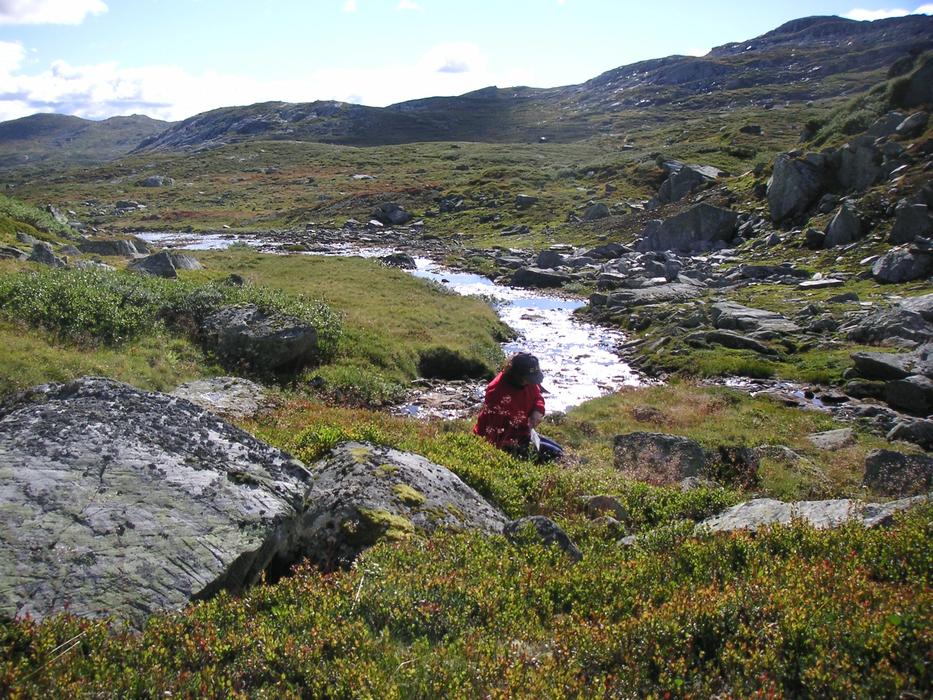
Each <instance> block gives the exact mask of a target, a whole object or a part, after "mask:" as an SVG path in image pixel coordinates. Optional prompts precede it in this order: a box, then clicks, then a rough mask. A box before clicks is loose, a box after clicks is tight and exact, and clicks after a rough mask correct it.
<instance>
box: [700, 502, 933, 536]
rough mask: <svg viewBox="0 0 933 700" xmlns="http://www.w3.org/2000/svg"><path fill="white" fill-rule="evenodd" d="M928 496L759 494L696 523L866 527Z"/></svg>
mask: <svg viewBox="0 0 933 700" xmlns="http://www.w3.org/2000/svg"><path fill="white" fill-rule="evenodd" d="M929 500H930V496H929V495H926V496H916V497H914V498H905V499H902V500H900V501H892V502H890V503H865V502H863V501H857V500H853V499H851V498H839V499H834V500H829V501H797V502H794V503H784V502H783V501H776V500H774V499H771V498H756V499H755V500H753V501H747V502H745V503H739V504H738V505H736V506H732V507H731V508H729V509H728V510H725V511H723V512H722V513H720V514H719V515H715V516H713V517H712V518H707V519H706V520H704V521H703V522H701V523H699V524H698V525H697V526H696V531H697V532H698V533H700V532H735V531H737V530H746V531H748V532H755V531H757V530H759V529H761V528H763V527H768V526H771V525H790V524H791V523H793V522H794V521H795V520H797V521H802V522H804V523H806V524H808V525H810V526H812V527H814V528H816V529H818V530H826V529H830V528H834V527H839V526H840V525H843V524H845V523H847V522H848V521H850V520H859V521H861V523H862V525H864V526H865V527H877V526H879V525H886V524H888V523H890V521H891V518H892V516H893V515H894V513H896V512H898V511H901V510H906V509H907V508H911V507H913V506H916V505H920V504H921V503H926V502H928V501H929Z"/></svg>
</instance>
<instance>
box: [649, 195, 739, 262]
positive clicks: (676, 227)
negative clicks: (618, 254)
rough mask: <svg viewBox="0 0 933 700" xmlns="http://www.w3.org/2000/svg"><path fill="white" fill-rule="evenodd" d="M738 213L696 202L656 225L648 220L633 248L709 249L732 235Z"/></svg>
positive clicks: (689, 250)
mask: <svg viewBox="0 0 933 700" xmlns="http://www.w3.org/2000/svg"><path fill="white" fill-rule="evenodd" d="M737 220H738V214H736V213H735V212H734V211H731V210H730V209H721V208H719V207H714V206H713V205H711V204H706V203H702V204H697V205H696V206H694V207H691V208H690V209H688V210H687V211H685V212H682V213H681V214H677V215H676V216H673V217H671V218H669V219H666V220H665V221H664V222H662V223H661V224H660V225H657V224H656V223H649V225H648V226H647V227H646V228H645V230H644V232H643V234H642V239H641V241H640V242H639V244H638V246H637V248H638V250H641V251H653V250H654V251H665V250H682V251H687V252H699V251H707V250H712V249H713V248H715V247H716V246H717V244H723V243H725V242H728V241H731V240H732V239H733V237H734V236H735V226H736V221H737Z"/></svg>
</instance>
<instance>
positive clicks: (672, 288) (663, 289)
mask: <svg viewBox="0 0 933 700" xmlns="http://www.w3.org/2000/svg"><path fill="white" fill-rule="evenodd" d="M701 289H702V287H700V286H698V285H696V284H690V283H688V282H672V283H671V284H659V285H657V286H654V287H645V288H643V289H621V290H618V291H615V292H613V293H612V294H610V295H609V296H608V297H606V298H605V299H600V298H599V297H598V295H596V294H594V295H592V296H590V304H592V305H593V306H609V307H612V308H631V307H635V306H645V305H648V304H665V303H680V302H684V301H691V300H692V299H695V298H696V297H697V294H698V293H699V292H700V290H701Z"/></svg>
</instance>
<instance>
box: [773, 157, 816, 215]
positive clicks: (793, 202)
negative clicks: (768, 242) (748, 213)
mask: <svg viewBox="0 0 933 700" xmlns="http://www.w3.org/2000/svg"><path fill="white" fill-rule="evenodd" d="M821 165H822V163H821V162H820V161H819V160H818V159H815V158H809V159H803V158H795V157H793V156H791V155H790V154H786V153H785V154H781V155H779V156H778V157H777V159H776V160H775V161H774V171H773V173H772V175H771V179H770V180H769V181H768V205H769V207H770V208H771V219H772V221H775V222H781V221H784V220H785V219H789V218H791V217H794V216H797V215H798V214H802V213H803V212H805V211H806V210H807V209H809V208H810V207H811V206H812V205H813V204H814V202H816V201H817V199H819V197H820V195H821V194H822V193H823V190H824V188H825V186H826V184H825V175H824V172H823V169H822V167H821Z"/></svg>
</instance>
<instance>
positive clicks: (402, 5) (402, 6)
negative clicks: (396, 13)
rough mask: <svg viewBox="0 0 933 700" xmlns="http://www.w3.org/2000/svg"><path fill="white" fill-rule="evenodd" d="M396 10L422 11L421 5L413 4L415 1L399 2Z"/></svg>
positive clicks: (405, 0) (400, 0)
mask: <svg viewBox="0 0 933 700" xmlns="http://www.w3.org/2000/svg"><path fill="white" fill-rule="evenodd" d="M395 9H396V10H420V9H421V5H419V4H418V3H416V2H413V0H399V3H398V7H396V8H395Z"/></svg>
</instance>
